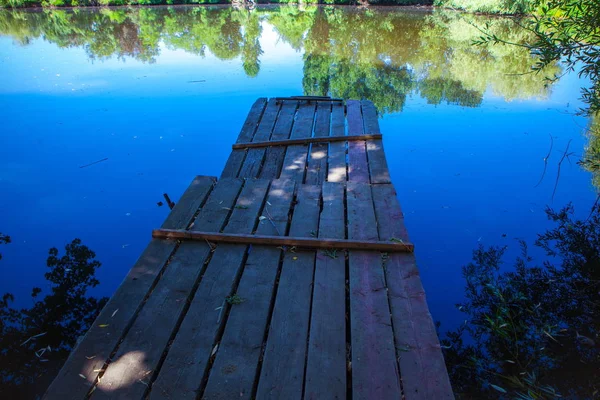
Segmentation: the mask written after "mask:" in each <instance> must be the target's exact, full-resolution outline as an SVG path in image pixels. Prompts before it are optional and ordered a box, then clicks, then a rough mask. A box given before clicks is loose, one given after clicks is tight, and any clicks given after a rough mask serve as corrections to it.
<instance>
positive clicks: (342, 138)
mask: <svg viewBox="0 0 600 400" xmlns="http://www.w3.org/2000/svg"><path fill="white" fill-rule="evenodd" d="M322 113H324V112H322ZM328 113H329V112H328ZM321 123H322V124H325V123H327V126H326V129H327V131H325V132H323V128H320V130H321V132H323V133H326V134H328V133H329V121H326V122H324V121H321ZM315 134H316V132H315ZM382 137H383V135H381V134H373V135H366V134H365V135H356V136H337V137H334V136H329V137H309V138H305V139H287V140H271V141H268V142H252V143H236V144H233V145H231V148H232V149H234V150H235V149H252V148H259V147H272V146H289V145H296V144H311V143H330V142H351V141H357V140H367V139H381V138H382Z"/></svg>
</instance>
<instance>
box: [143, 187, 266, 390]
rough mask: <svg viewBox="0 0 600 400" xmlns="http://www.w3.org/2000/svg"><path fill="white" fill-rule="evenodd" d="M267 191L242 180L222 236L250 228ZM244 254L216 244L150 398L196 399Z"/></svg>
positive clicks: (239, 248)
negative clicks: (238, 194)
mask: <svg viewBox="0 0 600 400" xmlns="http://www.w3.org/2000/svg"><path fill="white" fill-rule="evenodd" d="M268 187H269V182H268V181H264V180H247V181H246V183H245V185H244V188H243V189H242V192H241V194H240V196H239V198H238V199H237V201H236V202H235V207H234V208H233V211H232V215H231V217H230V219H229V221H228V222H227V226H226V227H225V229H224V230H225V231H226V232H251V231H252V230H253V229H254V227H255V226H256V223H257V218H258V216H259V215H260V211H261V208H262V204H263V201H264V198H265V196H266V193H267V190H268ZM204 246H206V247H208V245H207V244H204ZM178 253H179V252H178ZM245 253H246V246H245V245H230V244H225V245H219V246H218V247H217V248H216V250H215V251H214V253H213V256H212V258H211V260H210V262H209V264H208V266H207V267H206V270H205V271H204V273H203V276H202V280H201V281H200V284H199V286H198V290H197V292H196V295H195V296H194V298H193V299H192V300H191V303H190V308H189V310H188V312H187V314H186V315H185V319H184V320H183V323H182V324H181V327H180V328H179V331H178V332H177V336H176V337H175V340H174V341H173V343H172V344H171V347H170V349H169V352H168V354H167V356H166V359H165V361H164V364H163V366H162V369H161V371H160V374H159V375H158V379H157V380H156V382H155V383H154V384H153V385H152V391H151V398H165V397H168V398H173V399H195V398H196V396H197V390H198V388H199V386H200V384H201V382H202V378H203V376H204V375H205V373H206V369H207V367H208V362H209V359H210V357H211V352H212V349H213V348H214V345H215V340H216V338H217V335H218V332H219V330H220V329H222V326H223V325H224V323H225V318H224V317H225V316H226V312H227V308H228V304H227V303H226V302H225V298H226V297H227V296H230V295H232V294H233V293H235V286H236V281H237V277H238V275H239V273H240V271H241V268H242V265H243V261H244V257H245ZM176 256H177V254H176ZM220 307H223V308H220Z"/></svg>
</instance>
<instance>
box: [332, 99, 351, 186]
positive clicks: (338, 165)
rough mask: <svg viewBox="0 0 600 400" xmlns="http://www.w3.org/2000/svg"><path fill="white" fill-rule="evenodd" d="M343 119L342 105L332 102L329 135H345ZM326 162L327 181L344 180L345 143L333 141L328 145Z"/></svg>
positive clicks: (345, 171) (345, 173)
mask: <svg viewBox="0 0 600 400" xmlns="http://www.w3.org/2000/svg"><path fill="white" fill-rule="evenodd" d="M345 121H346V118H345V116H344V105H343V104H333V105H332V108H331V136H344V135H345ZM327 164H328V166H327V180H328V181H329V182H345V181H346V177H347V168H346V143H344V142H335V143H331V144H330V145H329V157H328V160H327Z"/></svg>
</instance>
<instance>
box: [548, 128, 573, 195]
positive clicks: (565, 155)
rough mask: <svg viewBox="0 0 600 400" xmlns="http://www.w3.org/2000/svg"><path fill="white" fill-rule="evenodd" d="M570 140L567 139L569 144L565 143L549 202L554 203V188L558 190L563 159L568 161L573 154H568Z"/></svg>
mask: <svg viewBox="0 0 600 400" xmlns="http://www.w3.org/2000/svg"><path fill="white" fill-rule="evenodd" d="M571 140H573V139H569V143H567V148H566V149H565V152H564V153H563V156H562V157H561V159H560V161H559V162H558V172H557V173H556V182H555V183H554V190H553V191H552V198H551V201H554V195H555V194H556V188H558V180H559V179H560V167H561V165H562V162H563V161H564V160H565V158H567V159H568V157H569V156H570V155H571V154H573V153H568V151H569V146H570V145H571Z"/></svg>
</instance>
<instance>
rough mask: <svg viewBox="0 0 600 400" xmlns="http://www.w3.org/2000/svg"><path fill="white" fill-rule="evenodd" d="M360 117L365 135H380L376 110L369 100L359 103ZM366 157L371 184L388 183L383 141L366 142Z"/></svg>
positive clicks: (388, 172)
mask: <svg viewBox="0 0 600 400" xmlns="http://www.w3.org/2000/svg"><path fill="white" fill-rule="evenodd" d="M361 106H362V115H363V121H364V127H365V133H366V135H365V136H367V135H369V134H380V133H381V131H380V130H379V121H378V120H377V109H376V108H375V106H374V105H373V103H372V102H370V101H369V100H363V101H361ZM367 157H368V159H369V173H370V176H371V183H390V182H391V178H390V171H389V170H388V165H387V160H386V158H385V152H384V151H383V140H381V138H379V139H373V140H371V139H369V140H367Z"/></svg>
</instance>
